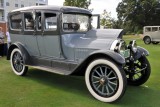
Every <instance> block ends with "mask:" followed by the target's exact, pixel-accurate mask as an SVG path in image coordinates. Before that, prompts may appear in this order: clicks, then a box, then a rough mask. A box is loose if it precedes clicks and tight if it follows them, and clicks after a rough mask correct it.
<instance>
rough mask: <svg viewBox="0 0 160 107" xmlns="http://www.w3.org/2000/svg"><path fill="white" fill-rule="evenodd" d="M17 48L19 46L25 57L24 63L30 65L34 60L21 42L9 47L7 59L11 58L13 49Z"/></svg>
mask: <svg viewBox="0 0 160 107" xmlns="http://www.w3.org/2000/svg"><path fill="white" fill-rule="evenodd" d="M15 48H18V49H19V50H20V51H21V53H22V57H23V63H24V64H25V65H30V64H31V62H32V61H31V60H30V55H29V53H28V52H27V50H26V49H25V47H24V46H23V45H22V44H21V43H14V44H12V45H11V46H10V47H9V49H8V53H7V60H10V56H11V53H12V51H13V49H15Z"/></svg>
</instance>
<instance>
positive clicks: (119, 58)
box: [86, 50, 125, 65]
mask: <svg viewBox="0 0 160 107" xmlns="http://www.w3.org/2000/svg"><path fill="white" fill-rule="evenodd" d="M96 55H103V56H105V57H104V58H108V59H110V60H112V61H114V62H115V63H118V64H121V65H123V64H125V58H124V57H123V56H121V55H120V54H119V53H116V52H114V51H111V50H98V51H95V52H93V53H91V54H90V55H89V56H88V57H87V58H86V60H88V59H89V58H90V57H92V56H96ZM95 58H96V57H95Z"/></svg>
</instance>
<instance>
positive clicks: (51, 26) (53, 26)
mask: <svg viewBox="0 0 160 107" xmlns="http://www.w3.org/2000/svg"><path fill="white" fill-rule="evenodd" d="M44 16H45V29H46V30H54V31H55V30H57V16H56V14H54V13H45V14H44Z"/></svg>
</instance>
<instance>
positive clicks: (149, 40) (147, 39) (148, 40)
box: [143, 36, 151, 44]
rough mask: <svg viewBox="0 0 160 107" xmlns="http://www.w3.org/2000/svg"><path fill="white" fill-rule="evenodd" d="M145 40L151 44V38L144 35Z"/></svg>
mask: <svg viewBox="0 0 160 107" xmlns="http://www.w3.org/2000/svg"><path fill="white" fill-rule="evenodd" d="M143 41H144V43H145V44H150V43H151V38H150V37H148V36H146V37H144V39H143Z"/></svg>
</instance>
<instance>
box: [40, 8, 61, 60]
mask: <svg viewBox="0 0 160 107" xmlns="http://www.w3.org/2000/svg"><path fill="white" fill-rule="evenodd" d="M57 16H58V15H57V13H56V12H52V11H47V12H46V11H42V12H41V21H38V22H41V25H42V26H41V35H39V33H38V36H37V40H38V47H39V50H40V55H41V57H45V58H53V59H57V58H59V57H60V38H59V32H58V26H57ZM39 32H40V31H39Z"/></svg>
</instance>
